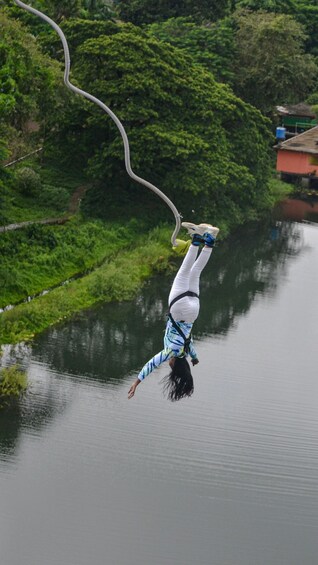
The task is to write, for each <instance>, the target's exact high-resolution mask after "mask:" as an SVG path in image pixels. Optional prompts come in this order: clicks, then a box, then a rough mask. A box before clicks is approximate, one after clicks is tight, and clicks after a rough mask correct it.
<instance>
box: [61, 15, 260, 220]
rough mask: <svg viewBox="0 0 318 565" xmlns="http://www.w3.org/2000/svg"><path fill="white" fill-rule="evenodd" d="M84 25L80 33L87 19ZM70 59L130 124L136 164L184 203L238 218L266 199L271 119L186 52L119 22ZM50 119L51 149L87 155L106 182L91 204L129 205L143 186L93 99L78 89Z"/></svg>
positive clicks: (82, 79)
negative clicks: (87, 99)
mask: <svg viewBox="0 0 318 565" xmlns="http://www.w3.org/2000/svg"><path fill="white" fill-rule="evenodd" d="M80 25H82V26H83V35H84V36H85V28H86V25H85V22H82V23H81V24H80ZM77 31H78V30H77ZM73 61H74V75H75V76H76V79H77V81H78V83H79V84H80V85H82V86H83V88H85V89H86V90H88V91H89V92H92V93H94V94H95V95H96V96H98V97H99V98H100V99H102V100H103V101H104V102H105V103H106V104H108V105H109V106H110V107H111V108H112V109H113V110H114V111H115V112H116V114H117V115H118V116H119V118H120V119H121V120H122V121H123V123H124V125H125V127H126V128H127V131H128V134H129V138H130V143H131V155H132V165H133V168H134V170H135V171H136V172H137V173H138V174H140V175H141V176H144V177H145V178H148V179H149V180H150V181H152V182H154V183H155V184H157V185H158V186H160V187H161V188H162V189H163V190H164V191H165V192H167V194H168V195H169V196H171V197H172V198H173V199H175V200H177V201H178V203H179V207H180V208H181V209H182V210H183V211H184V212H189V210H191V209H192V208H195V209H196V211H202V212H204V210H207V209H208V210H209V213H210V214H212V216H213V213H215V214H217V215H218V218H221V217H222V216H227V217H232V219H234V218H235V221H240V220H242V218H243V215H244V214H246V210H249V211H250V214H251V215H253V214H255V213H256V212H257V210H258V209H259V208H260V207H261V206H262V204H264V199H266V195H267V192H266V179H267V177H268V171H269V140H270V139H271V137H270V135H269V132H268V129H267V122H266V121H265V120H264V118H263V117H262V116H261V114H260V113H259V112H258V111H257V110H255V109H253V108H252V107H251V106H248V105H246V104H244V103H243V102H242V101H240V100H239V99H238V98H236V97H235V96H234V94H233V93H232V92H231V90H230V89H229V88H228V87H227V86H225V85H219V84H217V83H216V82H215V80H214V78H213V75H212V74H211V73H209V72H208V71H206V70H205V69H204V68H203V67H201V66H199V65H197V64H194V63H193V60H192V59H191V58H190V57H189V56H186V55H184V54H182V53H181V52H180V50H176V49H175V48H173V47H172V46H170V45H167V44H163V43H160V42H159V41H157V40H156V39H155V38H152V37H149V36H148V35H147V34H146V33H144V32H142V31H140V30H139V29H138V28H133V27H132V26H131V25H118V26H117V33H112V34H111V35H109V36H106V35H104V36H100V37H98V38H95V39H91V40H87V41H85V42H84V44H83V45H82V46H79V47H78V48H77V50H76V52H75V55H74V58H73ZM51 118H53V120H52V122H51V128H52V131H54V137H52V144H54V150H55V151H56V149H57V148H59V149H60V150H61V155H62V156H63V155H64V157H65V155H67V156H68V158H70V159H72V160H74V159H76V158H78V159H80V160H81V161H82V162H83V161H84V160H85V159H89V173H90V175H91V176H94V177H95V178H97V179H99V180H100V181H102V185H101V186H102V189H101V190H100V191H99V192H98V191H97V192H96V190H95V192H93V193H91V194H92V198H93V200H94V206H95V213H96V211H97V210H96V209H97V204H98V213H99V214H103V213H105V209H106V207H107V206H108V204H109V201H112V200H113V201H114V200H116V201H118V200H120V198H121V196H122V198H123V200H124V201H125V202H126V205H127V206H128V205H129V206H132V205H133V204H134V203H137V202H136V195H137V194H138V196H139V195H141V194H146V193H147V191H146V190H145V189H142V190H141V191H139V192H138V188H137V187H136V184H135V183H132V182H131V179H130V178H129V177H128V176H127V174H126V172H125V169H124V162H123V145H122V141H121V138H120V135H119V133H118V131H117V128H116V127H115V125H114V124H113V122H112V121H111V120H110V118H109V117H108V116H107V115H106V114H103V112H102V111H101V110H100V109H99V108H98V107H96V106H94V105H91V104H89V103H88V102H82V100H81V99H80V98H78V97H74V98H73V99H72V102H71V103H70V104H69V105H67V106H65V107H64V108H63V109H61V112H60V113H59V114H56V115H54V116H51ZM114 187H116V193H115V192H114ZM140 197H141V198H143V196H140ZM138 205H139V206H140V202H138ZM129 209H130V211H131V208H129ZM243 211H244V212H243Z"/></svg>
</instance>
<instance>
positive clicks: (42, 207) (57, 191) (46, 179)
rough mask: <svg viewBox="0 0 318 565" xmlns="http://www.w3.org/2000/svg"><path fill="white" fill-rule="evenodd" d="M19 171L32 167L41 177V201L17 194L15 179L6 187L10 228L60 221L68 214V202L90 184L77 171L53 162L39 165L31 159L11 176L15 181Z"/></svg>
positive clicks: (45, 161) (7, 214)
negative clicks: (55, 218) (50, 219)
mask: <svg viewBox="0 0 318 565" xmlns="http://www.w3.org/2000/svg"><path fill="white" fill-rule="evenodd" d="M19 167H31V168H33V169H34V170H35V171H36V172H37V173H39V174H40V177H41V182H42V194H41V195H40V197H30V196H23V195H22V194H19V192H18V191H17V190H15V186H14V178H13V180H11V183H10V184H11V186H10V185H9V186H8V187H7V190H8V196H7V208H6V217H7V222H6V223H7V224H11V223H20V222H26V221H36V220H43V219H46V218H54V217H59V216H62V215H63V214H65V213H66V212H67V211H68V207H69V201H70V198H71V195H72V194H73V192H74V191H75V190H76V188H78V187H79V186H82V185H85V184H87V183H88V179H87V177H86V176H85V175H84V173H83V172H82V171H80V170H79V169H78V168H76V167H73V168H71V167H66V166H65V165H64V166H63V165H61V164H60V163H58V162H55V161H53V160H49V159H46V160H44V161H43V162H41V163H40V162H39V161H38V160H37V159H34V158H33V159H29V160H25V161H23V162H21V164H17V165H15V166H14V167H12V169H10V172H11V173H12V175H13V177H14V173H15V171H17V170H18V169H19Z"/></svg>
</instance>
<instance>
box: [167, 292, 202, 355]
mask: <svg viewBox="0 0 318 565" xmlns="http://www.w3.org/2000/svg"><path fill="white" fill-rule="evenodd" d="M185 296H195V297H196V298H199V295H198V294H197V293H196V292H192V291H191V290H187V291H186V292H183V293H182V294H179V295H178V296H176V297H175V298H174V299H173V300H172V301H171V302H170V304H169V313H168V316H169V319H170V321H171V323H172V325H173V327H174V329H175V330H177V332H178V334H179V335H181V337H182V339H183V341H184V351H185V353H189V349H190V343H191V333H190V335H189V337H186V336H185V335H184V333H183V331H182V329H181V328H180V326H178V324H177V322H176V321H175V320H174V319H173V317H172V315H171V307H172V306H173V305H174V304H175V303H176V302H177V301H178V300H181V298H184V297H185Z"/></svg>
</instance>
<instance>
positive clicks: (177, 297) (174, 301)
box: [169, 290, 199, 312]
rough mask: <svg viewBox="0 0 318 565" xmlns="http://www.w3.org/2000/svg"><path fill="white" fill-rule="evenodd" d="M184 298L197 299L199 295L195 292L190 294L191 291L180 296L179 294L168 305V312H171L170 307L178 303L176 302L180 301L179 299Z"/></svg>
mask: <svg viewBox="0 0 318 565" xmlns="http://www.w3.org/2000/svg"><path fill="white" fill-rule="evenodd" d="M185 296H195V297H196V298H199V295H198V294H197V293H196V292H192V290H187V291H186V292H183V293H182V294H179V295H178V296H176V297H175V298H174V299H173V300H172V301H171V302H170V304H169V312H170V310H171V306H173V305H174V304H175V303H176V302H178V300H181V298H184V297H185Z"/></svg>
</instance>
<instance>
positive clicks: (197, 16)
mask: <svg viewBox="0 0 318 565" xmlns="http://www.w3.org/2000/svg"><path fill="white" fill-rule="evenodd" d="M115 5H116V6H117V9H118V13H119V16H120V17H121V18H122V19H123V20H124V21H129V22H132V23H134V24H136V25H141V24H149V23H153V22H158V21H163V20H167V19H169V18H178V17H182V16H191V18H193V19H194V20H197V21H203V20H208V21H216V20H218V19H219V18H222V17H224V16H226V15H227V14H229V12H230V5H231V2H230V0H159V1H158V0H156V1H155V0H119V1H117V2H115Z"/></svg>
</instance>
